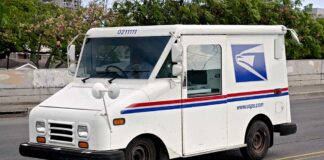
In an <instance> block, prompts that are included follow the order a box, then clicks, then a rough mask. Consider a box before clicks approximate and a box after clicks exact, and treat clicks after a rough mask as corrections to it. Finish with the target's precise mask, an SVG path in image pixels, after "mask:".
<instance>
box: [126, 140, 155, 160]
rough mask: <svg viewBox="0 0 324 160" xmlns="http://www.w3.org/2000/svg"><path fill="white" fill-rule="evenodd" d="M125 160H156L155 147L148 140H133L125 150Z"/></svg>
mask: <svg viewBox="0 0 324 160" xmlns="http://www.w3.org/2000/svg"><path fill="white" fill-rule="evenodd" d="M125 158H126V160H156V158H157V157H156V147H155V145H154V143H153V141H152V140H151V139H149V138H138V139H135V140H133V141H132V142H131V143H130V144H129V145H128V146H127V148H126V150H125Z"/></svg>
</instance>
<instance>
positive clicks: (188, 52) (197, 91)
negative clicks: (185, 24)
mask: <svg viewBox="0 0 324 160" xmlns="http://www.w3.org/2000/svg"><path fill="white" fill-rule="evenodd" d="M225 41H226V36H211V35H208V36H207V35H195V36H193V35H190V36H189V35H188V36H186V35H185V36H182V39H181V43H182V46H183V50H184V61H183V65H184V74H183V76H184V77H183V79H184V82H183V89H182V97H183V104H182V106H183V107H182V121H183V153H184V155H185V156H190V155H194V154H199V153H201V152H209V151H215V150H218V149H222V148H225V147H226V145H227V107H226V106H227V104H226V99H225V98H226V97H225V96H223V95H224V93H223V90H222V88H223V83H222V82H223V81H224V79H223V77H224V76H223V74H224V62H223V61H222V59H224V58H222V57H225V56H223V55H224V54H225V52H226V50H225V48H226V47H225Z"/></svg>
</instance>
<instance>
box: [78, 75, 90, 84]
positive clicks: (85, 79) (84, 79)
mask: <svg viewBox="0 0 324 160" xmlns="http://www.w3.org/2000/svg"><path fill="white" fill-rule="evenodd" d="M90 78H92V76H89V77H86V78H83V79H81V81H82V82H83V83H85V82H86V81H87V80H88V79H90Z"/></svg>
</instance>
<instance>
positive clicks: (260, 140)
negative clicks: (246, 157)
mask: <svg viewBox="0 0 324 160" xmlns="http://www.w3.org/2000/svg"><path fill="white" fill-rule="evenodd" d="M265 139H266V134H265V133H264V132H262V131H257V132H256V133H255V134H254V135H253V139H252V147H253V149H254V150H255V151H256V152H258V153H260V152H262V151H263V150H264V148H265Z"/></svg>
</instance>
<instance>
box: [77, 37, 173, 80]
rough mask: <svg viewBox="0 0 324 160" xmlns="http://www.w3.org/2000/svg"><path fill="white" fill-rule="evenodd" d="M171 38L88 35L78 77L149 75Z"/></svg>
mask: <svg viewBox="0 0 324 160" xmlns="http://www.w3.org/2000/svg"><path fill="white" fill-rule="evenodd" d="M169 39H170V37H169V36H159V37H110V38H87V39H86V42H85V46H84V49H83V54H82V57H81V61H80V66H79V70H78V72H77V77H82V78H85V77H91V78H123V79H148V78H149V76H150V74H151V72H152V70H153V68H154V66H155V65H156V63H157V61H158V60H159V58H160V56H161V54H162V52H163V50H164V48H165V46H166V44H167V42H168V40H169Z"/></svg>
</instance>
